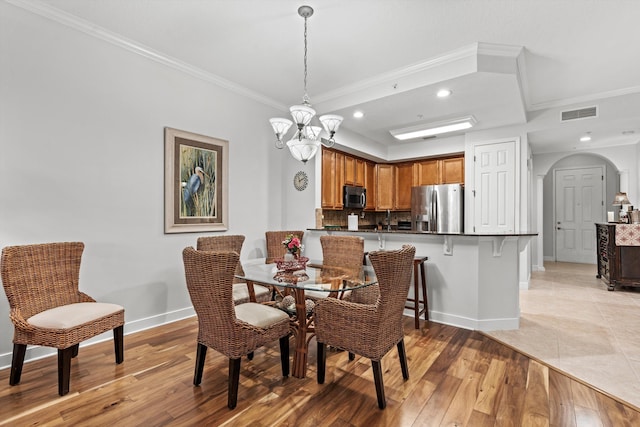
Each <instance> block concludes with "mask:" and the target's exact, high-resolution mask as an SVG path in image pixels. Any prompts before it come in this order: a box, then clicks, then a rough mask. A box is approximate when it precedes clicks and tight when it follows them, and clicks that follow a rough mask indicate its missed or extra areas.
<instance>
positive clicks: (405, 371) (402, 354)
mask: <svg viewBox="0 0 640 427" xmlns="http://www.w3.org/2000/svg"><path fill="white" fill-rule="evenodd" d="M398 358H399V359H400V368H401V369H402V378H404V379H405V380H408V379H409V366H408V365H407V352H406V351H405V349H404V338H402V339H401V340H400V341H399V342H398Z"/></svg>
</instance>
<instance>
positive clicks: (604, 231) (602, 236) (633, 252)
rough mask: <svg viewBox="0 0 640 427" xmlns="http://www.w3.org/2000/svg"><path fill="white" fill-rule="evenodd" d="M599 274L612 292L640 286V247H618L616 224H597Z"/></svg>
mask: <svg viewBox="0 0 640 427" xmlns="http://www.w3.org/2000/svg"><path fill="white" fill-rule="evenodd" d="M596 239H597V245H596V250H597V251H598V254H597V255H598V274H597V275H596V277H597V278H599V279H602V280H603V281H604V282H605V283H606V284H607V285H608V289H609V290H610V291H613V290H614V289H615V287H616V285H620V286H640V246H618V245H616V224H596Z"/></svg>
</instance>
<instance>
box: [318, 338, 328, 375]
mask: <svg viewBox="0 0 640 427" xmlns="http://www.w3.org/2000/svg"><path fill="white" fill-rule="evenodd" d="M316 358H317V360H318V369H317V371H318V372H317V376H318V384H324V371H325V368H326V365H327V346H326V345H324V344H323V343H321V342H319V343H318V352H317V354H316Z"/></svg>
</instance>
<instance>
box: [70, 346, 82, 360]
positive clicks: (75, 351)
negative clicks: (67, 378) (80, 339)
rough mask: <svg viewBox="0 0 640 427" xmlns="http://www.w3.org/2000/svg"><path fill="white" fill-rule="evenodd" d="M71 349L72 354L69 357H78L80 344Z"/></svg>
mask: <svg viewBox="0 0 640 427" xmlns="http://www.w3.org/2000/svg"><path fill="white" fill-rule="evenodd" d="M71 348H72V349H73V352H72V353H71V357H72V358H74V359H75V358H76V357H78V350H79V349H80V344H76V345H74V346H73V347H71Z"/></svg>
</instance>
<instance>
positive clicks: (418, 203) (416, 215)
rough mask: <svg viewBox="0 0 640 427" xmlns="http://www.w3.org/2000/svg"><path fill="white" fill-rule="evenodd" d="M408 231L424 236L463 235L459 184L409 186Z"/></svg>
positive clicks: (460, 185)
mask: <svg viewBox="0 0 640 427" xmlns="http://www.w3.org/2000/svg"><path fill="white" fill-rule="evenodd" d="M411 229H412V230H413V231H418V232H424V233H428V232H432V233H433V232H438V233H462V232H464V187H463V186H462V184H442V185H421V186H419V187H412V188H411Z"/></svg>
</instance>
